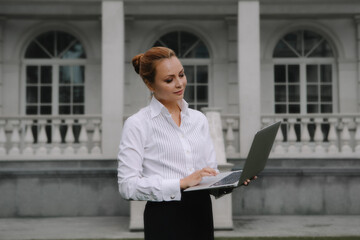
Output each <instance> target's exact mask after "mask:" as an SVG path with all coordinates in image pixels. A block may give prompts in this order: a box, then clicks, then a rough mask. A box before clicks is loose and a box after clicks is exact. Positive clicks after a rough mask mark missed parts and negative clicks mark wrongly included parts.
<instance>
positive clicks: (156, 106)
mask: <svg viewBox="0 0 360 240" xmlns="http://www.w3.org/2000/svg"><path fill="white" fill-rule="evenodd" d="M178 105H179V107H180V109H181V113H182V114H184V115H186V116H188V115H189V104H188V103H187V102H186V101H185V100H184V99H182V100H181V101H180V102H179V104H178ZM150 109H151V118H154V117H156V116H158V115H159V114H160V113H161V112H162V111H163V112H164V113H167V114H170V113H169V111H168V110H167V109H166V107H165V106H164V105H163V104H162V103H161V102H160V101H159V100H157V99H156V98H155V97H152V99H151V102H150Z"/></svg>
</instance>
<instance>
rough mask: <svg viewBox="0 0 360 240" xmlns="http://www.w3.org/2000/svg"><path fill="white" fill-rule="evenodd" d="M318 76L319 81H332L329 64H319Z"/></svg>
mask: <svg viewBox="0 0 360 240" xmlns="http://www.w3.org/2000/svg"><path fill="white" fill-rule="evenodd" d="M320 78H321V82H323V83H324V82H328V83H331V82H332V70H331V65H321V66H320Z"/></svg>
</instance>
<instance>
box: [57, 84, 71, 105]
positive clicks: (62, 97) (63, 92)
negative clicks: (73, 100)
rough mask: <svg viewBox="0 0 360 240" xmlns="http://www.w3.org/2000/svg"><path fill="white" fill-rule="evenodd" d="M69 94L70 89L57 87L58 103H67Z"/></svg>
mask: <svg viewBox="0 0 360 240" xmlns="http://www.w3.org/2000/svg"><path fill="white" fill-rule="evenodd" d="M70 92H71V89H70V87H59V103H69V102H70Z"/></svg>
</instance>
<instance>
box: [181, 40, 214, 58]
mask: <svg viewBox="0 0 360 240" xmlns="http://www.w3.org/2000/svg"><path fill="white" fill-rule="evenodd" d="M186 57H187V58H189V57H191V58H209V57H210V55H209V51H208V49H207V47H206V46H205V44H204V42H202V41H200V42H199V43H198V44H197V45H196V47H195V48H194V50H192V51H191V52H190V54H188V55H187V56H186Z"/></svg>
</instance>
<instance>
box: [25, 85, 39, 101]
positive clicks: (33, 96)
mask: <svg viewBox="0 0 360 240" xmlns="http://www.w3.org/2000/svg"><path fill="white" fill-rule="evenodd" d="M26 102H27V103H37V102H38V87H26Z"/></svg>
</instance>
